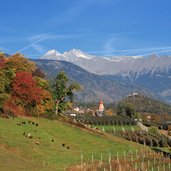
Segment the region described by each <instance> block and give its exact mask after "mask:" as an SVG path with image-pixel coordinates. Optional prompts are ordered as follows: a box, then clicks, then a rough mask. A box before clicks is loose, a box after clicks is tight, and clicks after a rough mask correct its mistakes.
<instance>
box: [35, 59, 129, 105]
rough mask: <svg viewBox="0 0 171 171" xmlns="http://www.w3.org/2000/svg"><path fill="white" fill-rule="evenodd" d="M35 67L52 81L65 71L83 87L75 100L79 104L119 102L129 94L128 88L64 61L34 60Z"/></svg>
mask: <svg viewBox="0 0 171 171" xmlns="http://www.w3.org/2000/svg"><path fill="white" fill-rule="evenodd" d="M34 62H36V65H37V66H38V67H39V68H40V69H42V70H43V71H44V72H45V74H46V76H47V79H53V78H55V77H56V75H57V73H59V72H60V71H65V73H66V74H67V75H68V76H69V78H70V79H71V80H75V81H77V82H78V83H80V84H81V85H82V87H83V91H81V92H79V93H77V95H76V98H77V99H76V100H77V101H80V102H98V101H99V100H100V99H103V100H104V101H105V102H113V101H118V100H121V99H122V98H123V97H125V96H126V95H127V94H128V93H129V92H130V89H131V88H130V87H125V86H124V85H122V84H121V83H118V82H117V81H114V80H112V79H108V78H107V77H106V76H100V75H96V74H92V73H90V72H87V71H86V70H84V69H82V68H80V67H79V66H77V65H74V64H72V63H69V62H65V61H57V60H43V59H42V60H41V59H38V60H34Z"/></svg>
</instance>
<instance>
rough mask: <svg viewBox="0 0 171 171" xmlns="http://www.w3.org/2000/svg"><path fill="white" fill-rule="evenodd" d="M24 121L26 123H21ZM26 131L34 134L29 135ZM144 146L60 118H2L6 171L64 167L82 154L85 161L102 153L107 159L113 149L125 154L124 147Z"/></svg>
mask: <svg viewBox="0 0 171 171" xmlns="http://www.w3.org/2000/svg"><path fill="white" fill-rule="evenodd" d="M28 120H31V121H34V124H32V123H28ZM23 121H24V122H26V124H21V126H18V125H17V123H21V122H23ZM36 123H38V126H37V127H36ZM23 133H25V134H26V135H27V134H28V133H30V134H31V135H32V136H33V137H32V138H28V137H26V136H25V135H23ZM37 141H39V143H40V144H39V145H37V144H36V142H37ZM52 141H53V142H52ZM140 147H141V146H140V145H138V144H135V143H132V142H128V141H126V140H123V139H121V138H117V137H113V136H112V135H108V134H106V135H100V134H97V133H94V132H90V131H88V130H84V129H82V128H79V127H76V126H73V125H70V124H68V123H63V122H60V121H51V120H47V119H37V118H29V119H26V118H14V119H12V118H10V119H3V118H0V167H1V169H0V170H4V171H10V170H12V171H15V170H16V171H18V170H19V171H20V170H24V171H27V170H28V171H30V170H35V171H38V170H41V171H49V170H57V171H58V170H59V171H60V170H64V168H67V167H69V166H70V165H73V164H76V163H78V164H79V163H80V162H81V156H82V159H83V160H84V161H88V160H91V159H92V156H93V159H94V160H97V159H100V157H101V154H102V155H103V159H105V158H106V159H107V157H108V155H109V153H111V155H113V156H116V154H117V153H118V154H119V155H123V151H125V152H126V153H128V152H130V151H133V152H134V151H135V149H140Z"/></svg>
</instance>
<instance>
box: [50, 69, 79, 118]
mask: <svg viewBox="0 0 171 171" xmlns="http://www.w3.org/2000/svg"><path fill="white" fill-rule="evenodd" d="M52 89H53V95H54V99H55V114H56V115H57V114H58V112H62V111H64V110H65V109H67V108H68V107H69V104H70V102H72V101H73V95H74V92H76V91H79V90H81V87H80V85H79V84H78V83H76V82H70V81H69V78H68V76H67V75H66V74H65V72H63V71H61V72H60V73H59V74H58V75H57V77H56V79H55V81H54V83H53V86H52Z"/></svg>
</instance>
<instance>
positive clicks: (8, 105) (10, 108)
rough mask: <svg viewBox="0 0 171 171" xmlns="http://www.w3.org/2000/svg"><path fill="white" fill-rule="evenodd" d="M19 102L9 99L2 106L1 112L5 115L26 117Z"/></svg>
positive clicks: (13, 98)
mask: <svg viewBox="0 0 171 171" xmlns="http://www.w3.org/2000/svg"><path fill="white" fill-rule="evenodd" d="M19 101H20V100H19V99H18V98H16V97H11V98H9V99H8V100H7V101H6V102H5V103H4V105H3V110H4V113H5V114H8V115H13V116H24V115H26V113H25V109H24V108H23V106H22V105H21V104H20V103H18V102H19Z"/></svg>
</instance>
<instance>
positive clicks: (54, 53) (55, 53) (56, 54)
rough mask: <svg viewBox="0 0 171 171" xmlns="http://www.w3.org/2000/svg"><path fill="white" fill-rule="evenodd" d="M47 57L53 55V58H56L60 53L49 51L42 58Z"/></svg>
mask: <svg viewBox="0 0 171 171" xmlns="http://www.w3.org/2000/svg"><path fill="white" fill-rule="evenodd" d="M47 55H55V56H58V55H61V53H60V52H58V51H57V50H55V49H52V50H49V51H48V52H47V53H46V54H45V55H44V56H47Z"/></svg>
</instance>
